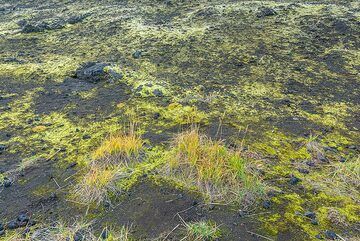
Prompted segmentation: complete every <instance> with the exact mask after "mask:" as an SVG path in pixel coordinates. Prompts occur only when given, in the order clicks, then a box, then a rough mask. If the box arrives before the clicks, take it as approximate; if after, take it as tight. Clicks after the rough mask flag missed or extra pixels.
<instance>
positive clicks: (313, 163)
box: [306, 161, 315, 167]
mask: <svg viewBox="0 0 360 241" xmlns="http://www.w3.org/2000/svg"><path fill="white" fill-rule="evenodd" d="M306 165H308V166H309V167H314V166H315V162H313V161H307V162H306Z"/></svg>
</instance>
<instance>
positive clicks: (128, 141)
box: [93, 128, 143, 159]
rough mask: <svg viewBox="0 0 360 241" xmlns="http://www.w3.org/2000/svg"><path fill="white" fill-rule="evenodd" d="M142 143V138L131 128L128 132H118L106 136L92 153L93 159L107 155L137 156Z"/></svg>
mask: <svg viewBox="0 0 360 241" xmlns="http://www.w3.org/2000/svg"><path fill="white" fill-rule="evenodd" d="M142 145H143V140H142V139H141V137H140V136H139V135H137V134H136V133H135V131H134V130H133V128H131V130H130V132H129V133H128V134H124V133H122V134H118V135H114V136H110V137H109V138H107V139H106V140H105V141H104V142H103V143H102V144H101V146H100V147H98V148H97V149H96V150H95V152H94V154H93V158H94V159H100V158H106V157H108V156H114V155H115V156H121V157H126V158H131V156H133V155H134V156H137V155H138V154H139V151H140V149H141V147H142Z"/></svg>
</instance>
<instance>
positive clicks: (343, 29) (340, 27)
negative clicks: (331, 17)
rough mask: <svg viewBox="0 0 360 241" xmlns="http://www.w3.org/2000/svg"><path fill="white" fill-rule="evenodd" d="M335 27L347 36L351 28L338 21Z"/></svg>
mask: <svg viewBox="0 0 360 241" xmlns="http://www.w3.org/2000/svg"><path fill="white" fill-rule="evenodd" d="M333 26H334V29H335V30H336V31H337V32H338V33H340V34H346V33H347V32H348V31H349V30H350V28H349V26H348V25H347V24H346V23H345V22H344V21H342V20H336V21H335V22H334V24H333Z"/></svg>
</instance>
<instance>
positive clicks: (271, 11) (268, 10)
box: [256, 8, 277, 18]
mask: <svg viewBox="0 0 360 241" xmlns="http://www.w3.org/2000/svg"><path fill="white" fill-rule="evenodd" d="M276 14H277V12H276V11H275V10H274V9H272V8H262V9H260V10H259V12H258V13H257V14H256V16H257V17H258V18H263V17H268V16H274V15H276Z"/></svg>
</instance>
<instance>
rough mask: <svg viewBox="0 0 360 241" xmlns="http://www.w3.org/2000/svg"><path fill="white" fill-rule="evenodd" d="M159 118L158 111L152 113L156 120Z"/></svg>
mask: <svg viewBox="0 0 360 241" xmlns="http://www.w3.org/2000/svg"><path fill="white" fill-rule="evenodd" d="M159 118H160V113H159V112H156V113H154V119H155V120H157V119H159Z"/></svg>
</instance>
